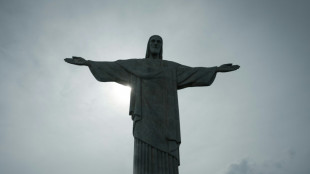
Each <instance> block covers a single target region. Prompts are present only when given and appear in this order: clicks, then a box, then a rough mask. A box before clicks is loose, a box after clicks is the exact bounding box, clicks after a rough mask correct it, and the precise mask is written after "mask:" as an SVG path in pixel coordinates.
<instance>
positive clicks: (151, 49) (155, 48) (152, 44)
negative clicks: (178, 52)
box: [145, 35, 163, 59]
mask: <svg viewBox="0 0 310 174" xmlns="http://www.w3.org/2000/svg"><path fill="white" fill-rule="evenodd" d="M151 54H152V55H158V56H156V57H159V59H163V39H162V38H161V37H160V36H158V35H153V36H151V37H150V39H149V41H148V43H147V49H146V55H145V58H150V57H151Z"/></svg>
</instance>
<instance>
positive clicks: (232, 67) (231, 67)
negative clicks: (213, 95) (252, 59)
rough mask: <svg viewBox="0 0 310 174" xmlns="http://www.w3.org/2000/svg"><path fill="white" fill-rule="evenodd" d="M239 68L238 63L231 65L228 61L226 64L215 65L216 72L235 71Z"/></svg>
mask: <svg viewBox="0 0 310 174" xmlns="http://www.w3.org/2000/svg"><path fill="white" fill-rule="evenodd" d="M239 68H240V66H239V65H233V64H232V63H228V64H223V65H221V66H219V67H217V72H230V71H235V70H237V69H239Z"/></svg>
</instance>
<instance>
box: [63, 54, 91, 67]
mask: <svg viewBox="0 0 310 174" xmlns="http://www.w3.org/2000/svg"><path fill="white" fill-rule="evenodd" d="M64 60H65V62H67V63H70V64H73V65H87V60H85V59H84V58H82V57H75V56H72V58H65V59H64Z"/></svg>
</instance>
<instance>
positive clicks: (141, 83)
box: [65, 35, 239, 174]
mask: <svg viewBox="0 0 310 174" xmlns="http://www.w3.org/2000/svg"><path fill="white" fill-rule="evenodd" d="M162 54H163V40H162V38H161V37H160V36H158V35H154V36H151V37H150V39H149V41H148V45H147V50H146V56H145V58H143V59H128V60H118V61H114V62H95V61H90V60H85V59H83V58H81V57H72V58H66V59H65V61H66V62H68V63H71V64H74V65H86V66H88V67H89V69H90V71H91V72H92V74H93V75H94V77H95V78H96V79H97V80H98V81H100V82H117V83H120V84H122V85H129V86H130V87H131V97H130V108H129V115H131V117H132V120H133V136H134V138H135V142H134V172H133V173H134V174H171V173H172V174H178V166H179V165H180V162H179V161H180V159H179V146H180V143H181V137H180V119H179V108H178V96H177V90H179V89H183V88H187V87H195V86H209V85H211V84H212V82H213V81H214V79H215V76H216V74H217V72H230V71H234V70H237V69H238V68H239V66H238V65H232V64H224V65H221V66H219V67H216V66H215V67H210V68H205V67H194V68H193V67H188V66H184V65H181V64H178V63H175V62H172V61H167V60H163V57H162Z"/></svg>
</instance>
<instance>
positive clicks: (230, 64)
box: [223, 63, 232, 66]
mask: <svg viewBox="0 0 310 174" xmlns="http://www.w3.org/2000/svg"><path fill="white" fill-rule="evenodd" d="M223 66H232V63H226V64H224V65H223Z"/></svg>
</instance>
